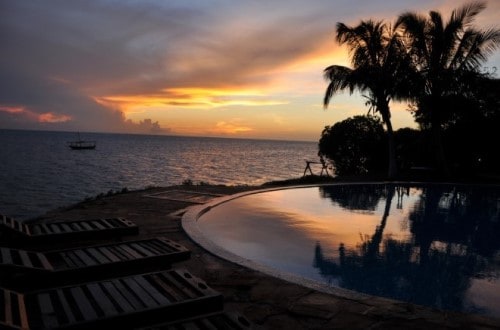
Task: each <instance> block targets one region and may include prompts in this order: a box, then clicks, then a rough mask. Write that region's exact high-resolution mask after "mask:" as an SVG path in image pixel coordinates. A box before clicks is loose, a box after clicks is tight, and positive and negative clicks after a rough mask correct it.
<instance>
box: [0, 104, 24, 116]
mask: <svg viewBox="0 0 500 330" xmlns="http://www.w3.org/2000/svg"><path fill="white" fill-rule="evenodd" d="M0 111H3V112H7V113H12V114H16V113H23V112H25V111H26V110H25V109H24V107H9V106H0Z"/></svg>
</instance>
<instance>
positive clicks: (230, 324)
mask: <svg viewBox="0 0 500 330" xmlns="http://www.w3.org/2000/svg"><path fill="white" fill-rule="evenodd" d="M252 328H253V326H252V324H251V323H250V321H249V320H248V319H246V318H245V317H244V316H242V315H240V314H238V313H228V312H218V313H212V314H207V315H199V316H196V317H192V318H189V319H184V320H179V321H173V322H167V323H162V324H155V325H153V326H149V327H146V328H141V329H138V330H174V329H175V330H179V329H189V330H206V329H225V330H248V329H252Z"/></svg>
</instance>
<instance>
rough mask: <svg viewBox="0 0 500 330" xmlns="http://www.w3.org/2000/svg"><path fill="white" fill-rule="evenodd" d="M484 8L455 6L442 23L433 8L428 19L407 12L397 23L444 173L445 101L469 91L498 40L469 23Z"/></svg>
mask: <svg viewBox="0 0 500 330" xmlns="http://www.w3.org/2000/svg"><path fill="white" fill-rule="evenodd" d="M485 8H486V6H485V4H484V3H483V2H473V3H470V4H467V5H464V6H463V7H461V8H458V9H455V10H453V11H452V13H451V16H450V18H449V20H448V21H447V22H446V23H445V22H444V21H443V17H442V16H441V14H440V13H438V12H435V11H431V12H430V13H429V17H425V16H421V15H419V14H416V13H412V12H407V13H404V14H402V15H401V16H400V17H399V18H398V20H397V22H396V28H398V29H399V28H401V29H402V31H403V36H404V39H403V40H404V41H405V42H406V43H407V47H408V49H409V53H410V54H411V59H412V62H413V66H414V67H415V68H416V70H417V71H416V74H417V75H418V78H417V79H416V80H414V83H415V85H416V86H415V87H416V90H417V93H418V96H417V105H418V110H417V113H416V114H417V116H418V117H419V118H420V119H421V120H422V121H423V122H424V123H425V124H427V125H430V128H431V132H432V136H433V142H434V143H433V144H434V148H435V155H436V161H437V166H439V167H440V169H441V171H442V172H443V173H444V174H446V175H448V174H449V169H448V166H447V162H446V157H445V153H444V147H443V143H442V137H441V135H442V132H441V131H442V125H443V122H444V119H445V118H444V109H445V108H446V101H445V100H446V98H449V97H452V96H453V95H459V94H462V93H463V92H464V91H466V90H468V89H470V88H468V87H467V83H468V82H471V81H474V80H475V79H471V78H472V77H478V76H480V69H481V64H482V63H483V62H485V61H486V59H487V57H488V55H490V54H491V53H492V52H493V51H494V50H496V49H497V48H498V46H499V44H500V30H498V29H488V30H484V31H481V30H476V29H474V28H473V27H472V26H471V25H472V22H473V21H474V18H475V17H476V16H477V15H478V14H479V13H480V12H481V11H482V10H484V9H485Z"/></svg>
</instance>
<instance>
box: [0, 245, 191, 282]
mask: <svg viewBox="0 0 500 330" xmlns="http://www.w3.org/2000/svg"><path fill="white" fill-rule="evenodd" d="M189 256H190V251H189V250H188V249H186V248H185V247H183V246H182V245H180V244H177V243H176V242H173V241H171V240H169V239H166V238H163V237H158V238H150V239H143V240H136V241H128V242H119V243H113V244H106V245H96V246H90V247H81V248H72V249H64V250H57V251H49V252H34V251H25V250H18V249H12V248H7V247H0V273H1V274H2V275H3V281H4V283H9V285H11V286H12V285H13V286H16V283H20V286H22V287H25V288H26V287H30V285H34V284H36V285H42V283H47V282H50V283H52V282H57V283H67V282H69V283H71V281H76V280H78V279H80V278H86V279H87V280H91V279H97V278H103V277H105V276H113V275H119V274H121V273H123V272H125V273H126V272H127V270H133V269H140V270H141V272H145V271H150V270H151V271H152V270H158V269H168V268H170V265H171V264H172V263H174V262H178V261H182V260H186V259H189ZM32 279H36V281H32Z"/></svg>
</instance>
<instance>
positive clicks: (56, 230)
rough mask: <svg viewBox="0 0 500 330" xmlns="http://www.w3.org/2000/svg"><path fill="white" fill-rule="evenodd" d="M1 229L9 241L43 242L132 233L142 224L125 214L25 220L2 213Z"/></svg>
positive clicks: (0, 216)
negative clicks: (71, 218)
mask: <svg viewBox="0 0 500 330" xmlns="http://www.w3.org/2000/svg"><path fill="white" fill-rule="evenodd" d="M0 231H2V232H3V234H4V235H3V238H4V239H5V240H6V241H8V242H13V243H41V242H48V241H51V240H53V239H57V240H63V239H66V240H70V239H84V238H96V237H109V236H113V235H116V236H121V235H133V234H137V233H138V232H139V228H138V227H137V225H136V224H135V223H133V222H132V221H129V220H126V219H123V218H110V219H92V220H75V221H59V222H52V223H23V222H21V221H17V220H15V219H13V218H10V217H7V216H5V215H0ZM20 241H21V242H20Z"/></svg>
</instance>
